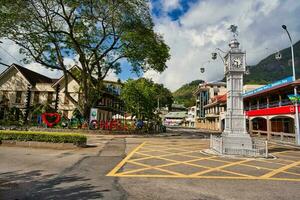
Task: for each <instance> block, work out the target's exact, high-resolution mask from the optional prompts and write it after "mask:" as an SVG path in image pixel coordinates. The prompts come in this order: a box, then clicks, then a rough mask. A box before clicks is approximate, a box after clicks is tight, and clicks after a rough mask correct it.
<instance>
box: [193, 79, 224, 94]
mask: <svg viewBox="0 0 300 200" xmlns="http://www.w3.org/2000/svg"><path fill="white" fill-rule="evenodd" d="M207 86H209V87H214V86H224V87H226V83H225V82H221V81H212V82H205V83H200V84H199V85H198V87H197V88H196V89H195V90H194V91H193V94H194V95H197V94H198V93H199V92H200V91H203V90H208V89H209V87H207Z"/></svg>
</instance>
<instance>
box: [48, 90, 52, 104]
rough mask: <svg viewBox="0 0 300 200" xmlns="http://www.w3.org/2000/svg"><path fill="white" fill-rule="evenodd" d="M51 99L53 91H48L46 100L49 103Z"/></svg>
mask: <svg viewBox="0 0 300 200" xmlns="http://www.w3.org/2000/svg"><path fill="white" fill-rule="evenodd" d="M52 100H53V92H48V97H47V102H48V103H51V102H52Z"/></svg>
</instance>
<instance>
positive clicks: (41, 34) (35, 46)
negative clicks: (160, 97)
mask: <svg viewBox="0 0 300 200" xmlns="http://www.w3.org/2000/svg"><path fill="white" fill-rule="evenodd" d="M148 3H149V2H148V0H130V1H128V0H26V1H24V0H15V1H11V0H0V5H1V7H0V18H1V21H0V37H2V38H6V39H9V40H11V41H14V42H15V43H16V44H18V45H19V46H20V47H21V49H20V52H21V53H22V54H24V55H25V56H26V59H25V60H24V61H25V62H37V63H40V64H41V65H43V66H44V67H47V68H50V69H56V70H61V71H62V72H63V74H64V75H65V78H66V81H65V88H66V89H65V93H66V96H67V98H68V99H69V100H70V101H71V102H72V103H73V104H74V105H75V106H76V107H77V108H78V110H79V111H80V112H81V113H82V114H83V115H84V116H85V118H88V116H89V110H90V108H91V107H92V106H94V104H95V103H96V102H97V100H98V99H99V97H100V95H101V94H100V92H99V91H100V88H101V86H102V85H103V84H102V80H103V79H104V78H105V77H106V75H107V73H108V72H109V71H114V72H115V73H120V72H121V70H122V68H121V65H120V63H119V62H120V60H122V59H126V60H127V61H128V62H130V63H131V66H132V71H133V72H136V73H140V72H142V71H147V70H149V69H153V70H155V71H158V72H162V71H164V70H165V69H166V64H165V63H166V61H167V60H168V59H169V47H168V46H167V45H166V44H165V43H164V41H163V38H162V36H160V35H159V34H157V33H155V32H154V30H153V26H154V25H153V22H152V18H151V15H150V11H149V6H148V5H149V4H148ZM66 58H69V59H70V58H71V59H73V60H74V62H75V65H77V66H79V73H77V72H76V73H73V72H72V70H69V69H70V68H71V67H72V66H69V65H67V64H66V62H65V60H66ZM74 71H76V70H74ZM68 77H72V78H73V79H75V80H76V81H77V82H78V83H80V89H81V92H82V93H83V98H82V102H78V101H77V100H76V99H74V98H73V97H72V96H71V95H70V94H69V92H68V87H67V83H68Z"/></svg>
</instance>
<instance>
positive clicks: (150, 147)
mask: <svg viewBox="0 0 300 200" xmlns="http://www.w3.org/2000/svg"><path fill="white" fill-rule="evenodd" d="M207 148H208V144H207V143H197V142H182V141H179V140H178V141H173V142H167V141H165V142H162V141H160V142H153V141H145V142H143V143H141V144H140V145H138V146H137V147H136V148H135V149H133V150H132V151H131V152H130V153H129V154H128V155H127V157H126V158H124V159H123V160H122V161H121V162H120V163H119V164H118V165H117V166H115V168H114V169H112V170H111V171H110V173H108V174H107V176H116V177H131V178H139V177H149V178H150V177H152V178H186V179H195V178H198V179H201V178H202V179H233V180H277V181H300V151H299V150H298V149H293V148H286V147H282V146H276V147H273V148H280V149H281V150H282V149H283V148H285V149H284V150H282V151H276V149H273V154H274V155H276V159H262V158H259V159H255V158H235V157H224V156H217V155H209V154H206V153H204V152H203V150H204V149H207Z"/></svg>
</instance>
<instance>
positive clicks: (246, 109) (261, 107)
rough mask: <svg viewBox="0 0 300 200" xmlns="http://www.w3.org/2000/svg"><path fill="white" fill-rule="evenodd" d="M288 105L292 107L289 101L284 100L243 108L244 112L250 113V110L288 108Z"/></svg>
mask: <svg viewBox="0 0 300 200" xmlns="http://www.w3.org/2000/svg"><path fill="white" fill-rule="evenodd" d="M288 105H293V103H292V102H291V101H290V100H289V99H284V100H282V101H281V102H279V101H272V102H270V103H269V104H267V103H260V104H259V105H257V104H254V105H252V106H250V107H249V106H245V108H244V110H245V111H250V110H260V109H266V108H276V107H281V106H288Z"/></svg>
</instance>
